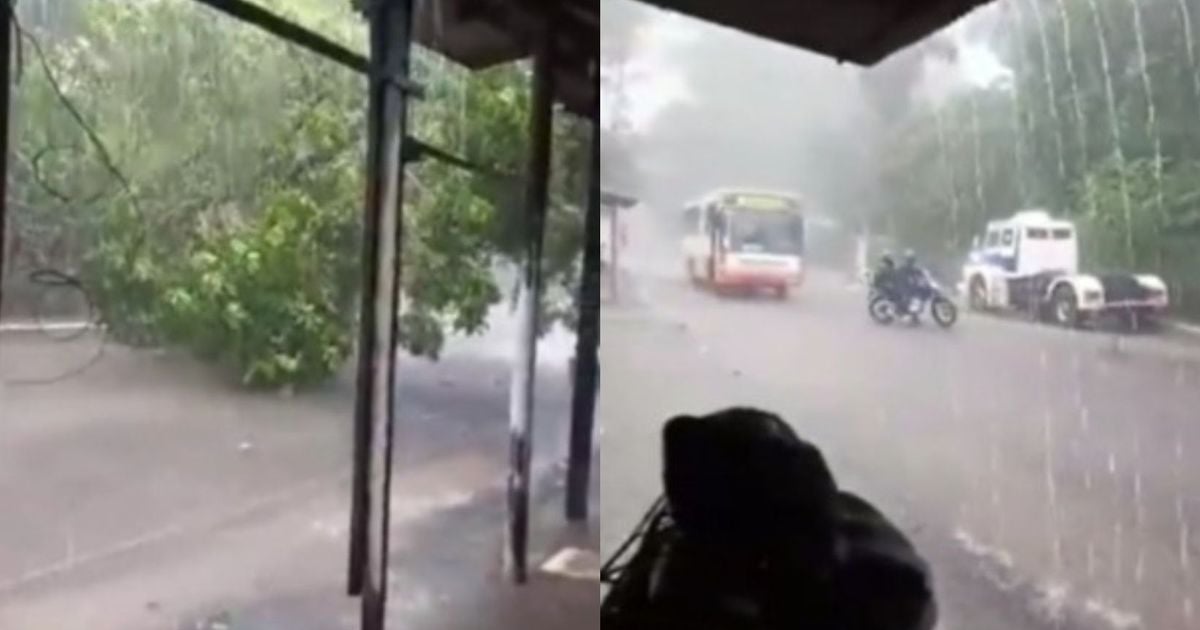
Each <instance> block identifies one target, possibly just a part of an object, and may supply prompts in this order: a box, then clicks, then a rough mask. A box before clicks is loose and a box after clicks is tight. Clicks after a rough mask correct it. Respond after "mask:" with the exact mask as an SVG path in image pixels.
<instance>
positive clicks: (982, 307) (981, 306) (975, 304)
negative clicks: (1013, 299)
mask: <svg viewBox="0 0 1200 630" xmlns="http://www.w3.org/2000/svg"><path fill="white" fill-rule="evenodd" d="M968 295H969V298H968V303H969V305H970V306H971V310H972V311H975V312H981V311H986V310H987V308H988V291H987V283H986V282H984V281H983V278H980V277H978V276H976V277H975V278H974V279H972V280H971V288H970V291H969V292H968Z"/></svg>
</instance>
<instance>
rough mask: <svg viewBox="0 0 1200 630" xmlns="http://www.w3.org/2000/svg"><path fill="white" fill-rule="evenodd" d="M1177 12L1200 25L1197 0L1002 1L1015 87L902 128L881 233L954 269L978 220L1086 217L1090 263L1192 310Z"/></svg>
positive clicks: (1193, 175) (1196, 237) (1193, 155)
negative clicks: (1160, 279) (1129, 275)
mask: <svg viewBox="0 0 1200 630" xmlns="http://www.w3.org/2000/svg"><path fill="white" fill-rule="evenodd" d="M1032 2H1040V6H1039V8H1040V13H1039V12H1035V11H1034V10H1033V9H1034V7H1033V4H1032ZM1183 11H1189V14H1188V15H1187V17H1189V18H1190V21H1191V23H1193V24H1194V23H1196V20H1197V19H1200V9H1197V8H1196V7H1195V5H1194V3H1182V2H1178V1H1175V0H1144V1H1140V2H1136V3H1135V2H1089V1H1087V0H1064V1H1063V2H1046V1H1041V0H1023V1H1020V2H1015V3H1012V4H1007V5H1005V6H1003V7H1001V8H1000V9H999V10H998V11H996V12H995V13H993V15H992V18H993V19H996V20H998V21H997V23H996V24H995V25H994V26H995V27H996V28H995V29H994V33H995V35H996V37H995V38H994V39H993V40H992V41H991V44H992V47H993V49H994V50H995V51H996V52H997V53H998V54H999V55H1000V57H1001V60H1002V62H1003V63H1004V64H1005V65H1006V66H1008V67H1009V68H1010V69H1011V70H1012V78H1011V80H1006V81H1003V82H1000V83H998V84H996V85H992V86H987V87H979V88H974V89H970V90H967V91H964V92H962V93H959V94H957V95H954V96H952V97H950V99H949V100H948V102H945V103H941V104H939V105H938V106H930V105H925V106H922V107H919V108H915V109H914V110H913V111H911V112H909V113H908V114H907V115H906V116H905V117H904V118H903V119H902V121H901V122H900V123H898V124H897V126H896V128H894V129H893V130H892V133H891V134H890V139H889V141H888V143H887V149H886V151H885V152H884V155H885V158H884V167H883V172H884V174H885V177H884V179H883V186H884V190H885V194H884V199H885V200H886V203H885V204H883V205H882V206H881V208H880V212H879V215H878V216H877V217H876V219H877V223H879V224H880V225H886V226H895V229H894V230H890V231H891V232H892V233H893V234H894V235H895V236H897V237H899V238H900V240H902V241H904V242H906V243H910V244H913V245H915V246H920V247H927V248H929V249H930V250H931V251H934V252H941V253H942V254H943V256H944V257H945V258H946V259H947V260H954V261H959V260H961V255H962V253H963V250H964V249H965V244H966V243H968V242H969V239H970V237H971V235H973V234H974V233H977V232H978V231H979V229H980V228H981V226H982V225H983V223H984V222H985V221H986V220H987V219H991V218H997V217H1001V216H1006V215H1009V214H1011V213H1012V212H1013V211H1014V210H1017V209H1019V208H1029V207H1042V208H1047V209H1049V210H1051V211H1054V212H1056V213H1060V214H1068V215H1071V216H1073V217H1074V218H1075V219H1076V220H1078V221H1079V222H1080V224H1081V227H1082V228H1083V230H1084V231H1083V247H1084V252H1083V256H1084V262H1085V264H1086V265H1088V266H1089V267H1097V268H1126V269H1129V268H1135V269H1133V270H1139V271H1152V272H1158V273H1161V274H1162V275H1164V276H1165V277H1166V278H1167V280H1168V281H1169V282H1170V283H1171V284H1172V286H1173V288H1174V289H1175V298H1176V299H1175V301H1176V304H1177V305H1178V304H1179V302H1180V301H1183V302H1184V303H1185V305H1184V308H1185V309H1186V310H1188V311H1189V312H1193V313H1197V314H1200V311H1198V310H1195V307H1196V306H1200V304H1191V303H1194V302H1200V300H1197V299H1195V297H1196V296H1200V291H1197V289H1198V288H1200V287H1197V286H1196V284H1197V283H1195V282H1193V281H1192V280H1191V278H1190V276H1191V275H1193V274H1192V273H1191V270H1192V269H1194V268H1195V266H1196V264H1197V262H1198V261H1197V256H1196V255H1194V254H1191V253H1190V252H1192V251H1197V250H1200V231H1198V230H1197V227H1198V226H1200V223H1198V219H1200V205H1198V203H1200V193H1198V191H1200V187H1198V186H1197V183H1196V182H1198V181H1200V179H1198V178H1197V176H1198V175H1200V165H1198V162H1197V160H1198V159H1200V126H1197V125H1196V124H1195V120H1196V116H1197V115H1198V113H1200V65H1198V63H1197V59H1196V53H1197V50H1198V49H1196V48H1195V47H1194V45H1193V46H1192V47H1189V45H1188V44H1189V42H1188V33H1187V32H1186V31H1185V26H1186V25H1187V23H1188V20H1184V19H1183V18H1184V17H1185V16H1184V15H1183V13H1182V12H1183ZM1039 14H1040V16H1041V19H1040V20H1039V19H1038V17H1039ZM1139 24H1140V32H1139ZM1139 35H1140V37H1139ZM1193 36H1194V34H1193ZM1139 40H1140V42H1139ZM1143 51H1144V54H1143ZM939 126H940V130H939ZM955 217H957V219H958V220H957V221H956V220H955Z"/></svg>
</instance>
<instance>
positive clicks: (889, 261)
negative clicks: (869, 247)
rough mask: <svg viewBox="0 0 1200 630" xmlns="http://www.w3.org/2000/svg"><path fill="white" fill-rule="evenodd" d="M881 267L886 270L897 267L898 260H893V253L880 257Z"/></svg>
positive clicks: (885, 253)
mask: <svg viewBox="0 0 1200 630" xmlns="http://www.w3.org/2000/svg"><path fill="white" fill-rule="evenodd" d="M879 266H880V267H882V268H884V269H894V268H895V267H896V259H895V258H892V253H891V252H884V253H883V254H882V255H881V256H880V257H879Z"/></svg>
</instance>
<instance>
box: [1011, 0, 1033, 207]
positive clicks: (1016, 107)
mask: <svg viewBox="0 0 1200 630" xmlns="http://www.w3.org/2000/svg"><path fill="white" fill-rule="evenodd" d="M1005 6H1006V7H1008V8H1011V9H1012V11H1011V12H1010V11H1005V15H1007V16H1008V18H1009V28H1011V29H1012V30H1013V31H1014V32H1017V33H1019V32H1021V22H1022V17H1021V5H1020V4H1019V3H1016V2H1013V3H1011V4H1007V5H1005ZM1016 48H1017V64H1018V65H1020V66H1025V65H1027V64H1026V62H1025V54H1024V50H1025V49H1024V46H1022V45H1020V44H1019V43H1018V45H1017V47H1016ZM1009 92H1010V94H1011V95H1012V112H1013V135H1014V136H1015V140H1016V141H1015V142H1014V143H1013V145H1014V148H1015V150H1014V155H1015V158H1016V167H1017V171H1016V172H1017V178H1016V180H1017V192H1018V194H1019V195H1020V200H1021V204H1022V205H1028V204H1029V201H1030V199H1029V191H1028V189H1027V188H1026V186H1025V118H1026V116H1025V115H1024V114H1025V100H1024V98H1023V93H1022V91H1021V87H1020V83H1019V82H1014V83H1013V86H1012V89H1011V90H1010V91H1009ZM1030 116H1032V113H1030Z"/></svg>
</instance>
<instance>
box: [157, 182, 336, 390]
mask: <svg viewBox="0 0 1200 630" xmlns="http://www.w3.org/2000/svg"><path fill="white" fill-rule="evenodd" d="M353 216H354V215H353V214H352V213H351V212H348V211H347V209H330V208H325V207H322V206H319V205H318V204H316V203H315V202H314V201H313V200H312V199H309V198H308V197H306V196H305V195H303V194H300V193H297V192H291V191H288V192H280V193H277V194H275V195H273V196H272V197H271V198H270V199H268V200H267V202H266V208H265V212H264V213H263V215H262V216H261V217H260V218H259V219H258V220H257V221H255V222H254V223H252V224H250V225H247V226H241V227H237V228H233V229H221V230H212V231H211V232H210V233H208V234H203V235H201V237H200V238H199V239H197V241H196V243H197V244H196V246H195V248H194V249H193V251H191V252H190V253H189V255H188V256H187V257H186V261H185V262H184V264H183V265H182V266H181V268H180V270H179V272H178V273H177V275H175V277H173V278H171V280H172V281H171V282H170V283H169V286H168V287H167V288H166V290H165V291H164V293H163V297H164V301H163V305H162V311H161V317H160V320H159V324H160V326H161V330H162V332H163V334H164V336H165V338H166V339H167V340H168V341H170V342H173V343H175V344H179V345H182V346H185V347H187V348H189V349H190V350H191V351H192V352H194V353H196V354H197V355H200V356H206V357H208V358H211V359H215V360H219V361H222V362H228V363H229V364H231V365H232V366H233V367H234V368H235V369H236V370H237V372H238V374H239V375H240V376H241V379H242V382H243V383H245V384H247V385H253V386H278V385H283V384H299V385H309V384H314V383H317V382H320V381H322V380H324V379H325V378H327V377H329V376H330V375H332V374H333V373H334V372H336V371H337V370H338V369H339V368H340V367H341V366H342V365H343V363H344V362H345V361H346V358H347V357H348V356H349V354H350V352H351V349H352V347H353V329H354V312H355V311H354V298H355V295H356V287H357V270H358V265H357V264H356V259H355V252H356V251H357V247H356V245H357V239H356V232H357V230H356V222H355V221H354V220H353Z"/></svg>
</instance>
